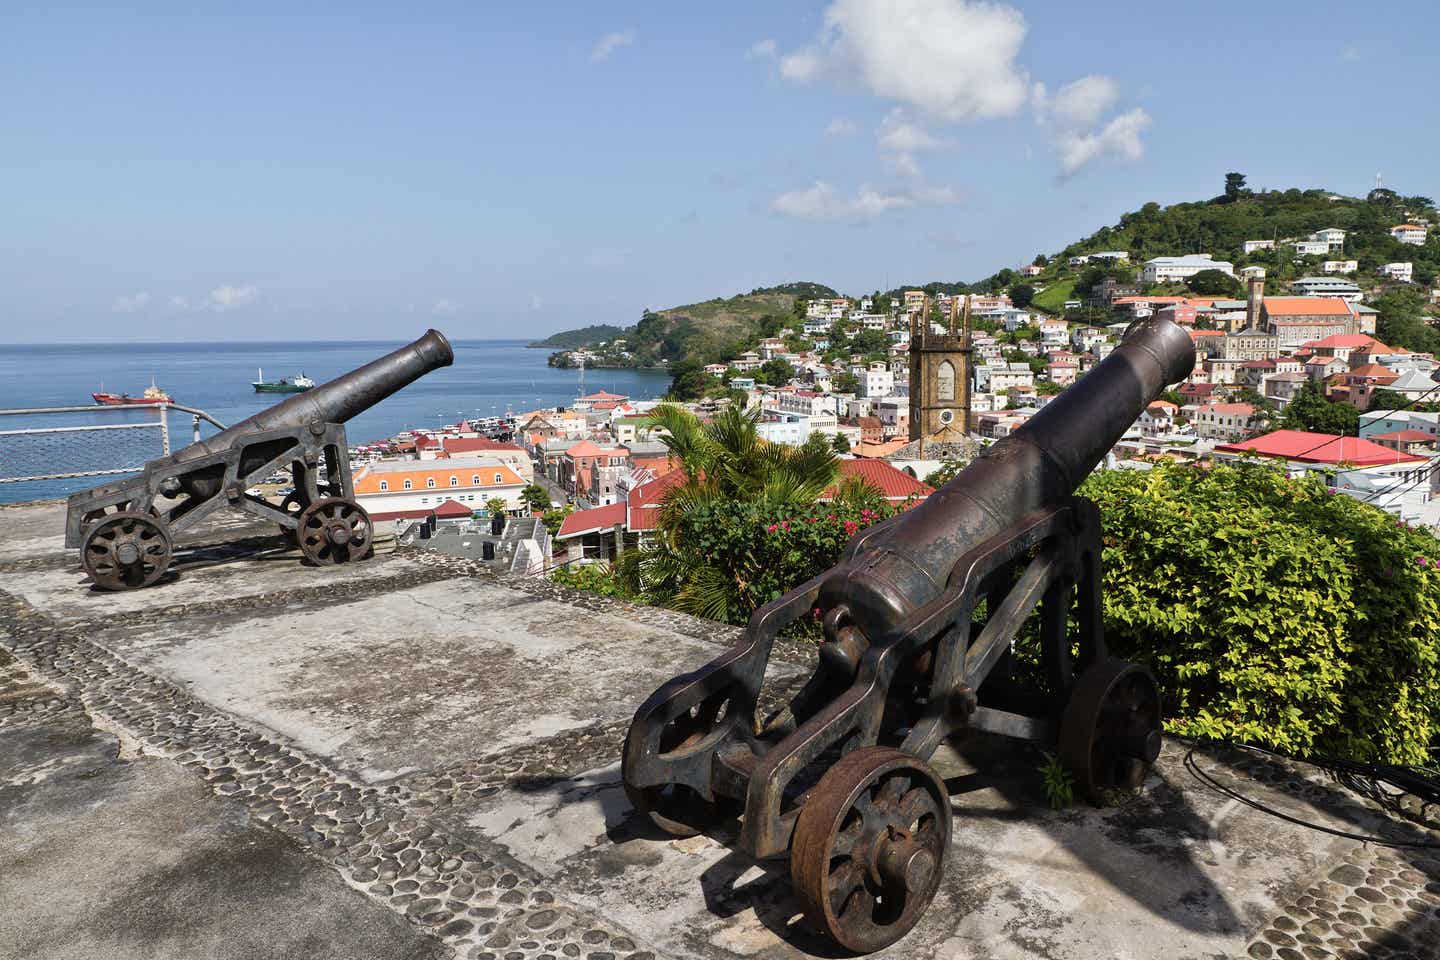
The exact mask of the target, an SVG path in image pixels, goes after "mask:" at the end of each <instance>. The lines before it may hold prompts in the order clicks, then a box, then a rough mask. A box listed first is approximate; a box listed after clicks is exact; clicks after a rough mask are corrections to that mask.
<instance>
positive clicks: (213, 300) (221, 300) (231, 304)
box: [205, 283, 260, 313]
mask: <svg viewBox="0 0 1440 960" xmlns="http://www.w3.org/2000/svg"><path fill="white" fill-rule="evenodd" d="M259 299H260V290H259V288H258V287H254V286H251V285H250V284H246V285H245V286H243V287H232V286H231V285H230V284H228V283H227V284H224V285H223V286H219V287H216V288H215V289H214V290H211V291H210V296H209V297H208V298H207V299H206V301H205V306H206V307H207V308H209V309H211V310H214V311H216V312H220V313H223V312H225V311H227V310H239V309H240V308H242V307H248V306H250V304H252V303H254V302H255V301H256V300H259Z"/></svg>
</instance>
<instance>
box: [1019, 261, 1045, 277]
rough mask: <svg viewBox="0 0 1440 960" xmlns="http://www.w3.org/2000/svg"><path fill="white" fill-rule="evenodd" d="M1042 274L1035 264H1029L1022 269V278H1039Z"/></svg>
mask: <svg viewBox="0 0 1440 960" xmlns="http://www.w3.org/2000/svg"><path fill="white" fill-rule="evenodd" d="M1042 272H1043V271H1042V269H1041V268H1040V267H1037V266H1035V264H1033V263H1027V264H1025V266H1023V267H1021V268H1020V276H1022V277H1038V276H1040V274H1041V273H1042Z"/></svg>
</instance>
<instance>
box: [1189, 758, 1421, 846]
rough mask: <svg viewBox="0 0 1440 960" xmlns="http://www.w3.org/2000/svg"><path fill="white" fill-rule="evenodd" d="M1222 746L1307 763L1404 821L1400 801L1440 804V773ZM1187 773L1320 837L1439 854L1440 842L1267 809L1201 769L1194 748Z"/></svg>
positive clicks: (1416, 768) (1229, 795) (1417, 768)
mask: <svg viewBox="0 0 1440 960" xmlns="http://www.w3.org/2000/svg"><path fill="white" fill-rule="evenodd" d="M1218 745H1219V746H1225V747H1233V748H1235V749H1237V750H1249V751H1252V752H1255V753H1263V754H1267V755H1269V756H1272V757H1278V758H1280V759H1283V760H1289V761H1292V762H1295V763H1304V764H1308V765H1310V766H1314V767H1319V768H1320V769H1322V770H1325V771H1326V772H1327V773H1329V774H1330V775H1331V776H1333V777H1334V778H1335V780H1336V781H1337V782H1338V783H1340V784H1341V785H1342V786H1344V787H1346V788H1347V789H1349V790H1352V791H1354V792H1355V793H1357V794H1358V795H1360V796H1362V797H1366V798H1368V799H1370V800H1373V801H1375V802H1376V803H1378V804H1380V805H1381V806H1382V807H1383V808H1384V809H1386V810H1387V811H1390V812H1391V813H1398V814H1400V815H1401V816H1402V817H1407V818H1408V815H1407V814H1406V813H1405V811H1404V810H1403V809H1402V808H1401V807H1400V805H1399V802H1398V798H1400V797H1402V796H1405V795H1407V794H1408V795H1411V796H1414V797H1417V798H1418V799H1420V800H1421V801H1422V802H1426V803H1437V804H1440V773H1437V771H1433V770H1430V769H1428V768H1426V767H1401V766H1392V765H1388V764H1368V763H1357V762H1355V761H1352V760H1338V759H1332V758H1316V759H1314V760H1297V759H1296V758H1294V757H1287V756H1285V755H1284V754H1282V753H1276V752H1275V751H1273V750H1267V749H1265V748H1264V747H1256V746H1252V745H1250V744H1244V743H1231V742H1219V743H1218ZM1185 769H1186V770H1188V771H1190V774H1191V776H1193V777H1195V779H1197V780H1199V781H1200V782H1201V783H1203V784H1205V785H1206V786H1208V787H1210V788H1211V789H1213V790H1215V791H1217V792H1219V793H1222V794H1224V795H1225V796H1227V797H1230V798H1231V799H1232V800H1237V801H1239V802H1240V803H1243V804H1245V805H1246V806H1248V807H1252V808H1253V809H1255V810H1259V811H1260V812H1261V813H1265V814H1268V815H1270V816H1272V817H1276V818H1277V819H1280V820H1285V821H1287V822H1289V823H1293V824H1296V825H1297V826H1301V827H1307V828H1309V829H1311V830H1318V831H1320V832H1321V833H1328V834H1330V835H1331V836H1336V837H1343V838H1344V839H1347V840H1357V841H1359V842H1361V843H1373V844H1375V845H1377V846H1382V847H1406V848H1410V849H1420V850H1440V841H1434V840H1389V839H1386V838H1384V837H1376V836H1371V835H1367V834H1362V833H1353V832H1351V831H1348V830H1337V829H1335V828H1333V827H1326V826H1322V825H1320V824H1318V823H1311V822H1309V821H1307V820H1301V819H1300V818H1298V817H1293V816H1291V815H1290V814H1288V813H1282V812H1281V811H1279V810H1276V809H1275V808H1274V807H1271V806H1268V805H1266V804H1264V803H1262V802H1260V801H1259V800H1256V799H1254V798H1253V797H1247V796H1245V795H1244V794H1242V793H1240V792H1239V791H1237V790H1234V789H1232V788H1230V787H1227V786H1225V785H1224V784H1222V783H1220V782H1219V781H1218V780H1216V779H1215V778H1214V777H1212V776H1211V775H1210V774H1209V773H1207V772H1205V771H1204V770H1202V769H1201V768H1200V764H1199V763H1198V762H1197V761H1196V759H1195V747H1191V748H1190V749H1189V750H1188V751H1186V753H1185ZM1386 783H1388V784H1390V785H1392V786H1394V787H1396V788H1397V790H1396V792H1393V793H1392V792H1390V791H1387V790H1385V789H1384V787H1382V786H1381V784H1386Z"/></svg>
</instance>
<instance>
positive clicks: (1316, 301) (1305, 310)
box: [1261, 297, 1360, 348]
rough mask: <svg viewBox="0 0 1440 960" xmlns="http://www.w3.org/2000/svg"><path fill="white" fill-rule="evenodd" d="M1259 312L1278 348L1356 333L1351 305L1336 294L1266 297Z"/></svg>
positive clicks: (1355, 317) (1358, 324) (1358, 328)
mask: <svg viewBox="0 0 1440 960" xmlns="http://www.w3.org/2000/svg"><path fill="white" fill-rule="evenodd" d="M1261 315H1262V317H1263V318H1264V324H1265V328H1266V329H1267V330H1268V331H1269V332H1270V333H1273V334H1275V336H1277V337H1278V338H1279V340H1280V346H1281V347H1282V348H1291V347H1298V346H1300V345H1301V344H1304V343H1311V342H1313V341H1316V340H1324V339H1326V338H1328V337H1333V336H1345V335H1351V334H1356V333H1359V332H1360V323H1359V319H1358V315H1357V314H1356V313H1355V310H1354V308H1353V307H1352V306H1351V304H1350V303H1349V301H1346V300H1342V299H1340V298H1338V297H1266V298H1265V300H1264V302H1263V303H1262V305H1261Z"/></svg>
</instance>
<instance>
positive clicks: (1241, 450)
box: [1215, 430, 1427, 469]
mask: <svg viewBox="0 0 1440 960" xmlns="http://www.w3.org/2000/svg"><path fill="white" fill-rule="evenodd" d="M1215 453H1216V455H1217V456H1220V457H1221V459H1239V458H1241V457H1245V456H1252V457H1262V458H1265V459H1269V460H1285V461H1288V462H1289V463H1291V464H1295V465H1303V466H1305V467H1309V466H1324V467H1338V466H1340V465H1342V464H1344V465H1347V466H1351V467H1354V468H1360V469H1365V468H1375V467H1411V468H1413V467H1414V466H1416V465H1420V464H1424V463H1426V462H1427V460H1426V458H1425V457H1419V456H1415V455H1412V454H1408V453H1405V452H1403V451H1400V450H1394V449H1391V448H1389V447H1384V446H1381V445H1380V444H1378V443H1374V442H1372V441H1370V440H1367V439H1365V438H1363V437H1337V436H1335V435H1333V434H1328V433H1311V432H1309V431H1308V430H1275V431H1272V432H1270V433H1267V434H1265V435H1264V436H1260V437H1256V438H1255V439H1253V440H1246V441H1244V442H1242V443H1233V444H1222V445H1220V446H1217V447H1216V448H1215ZM1227 455H1228V456H1227Z"/></svg>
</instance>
